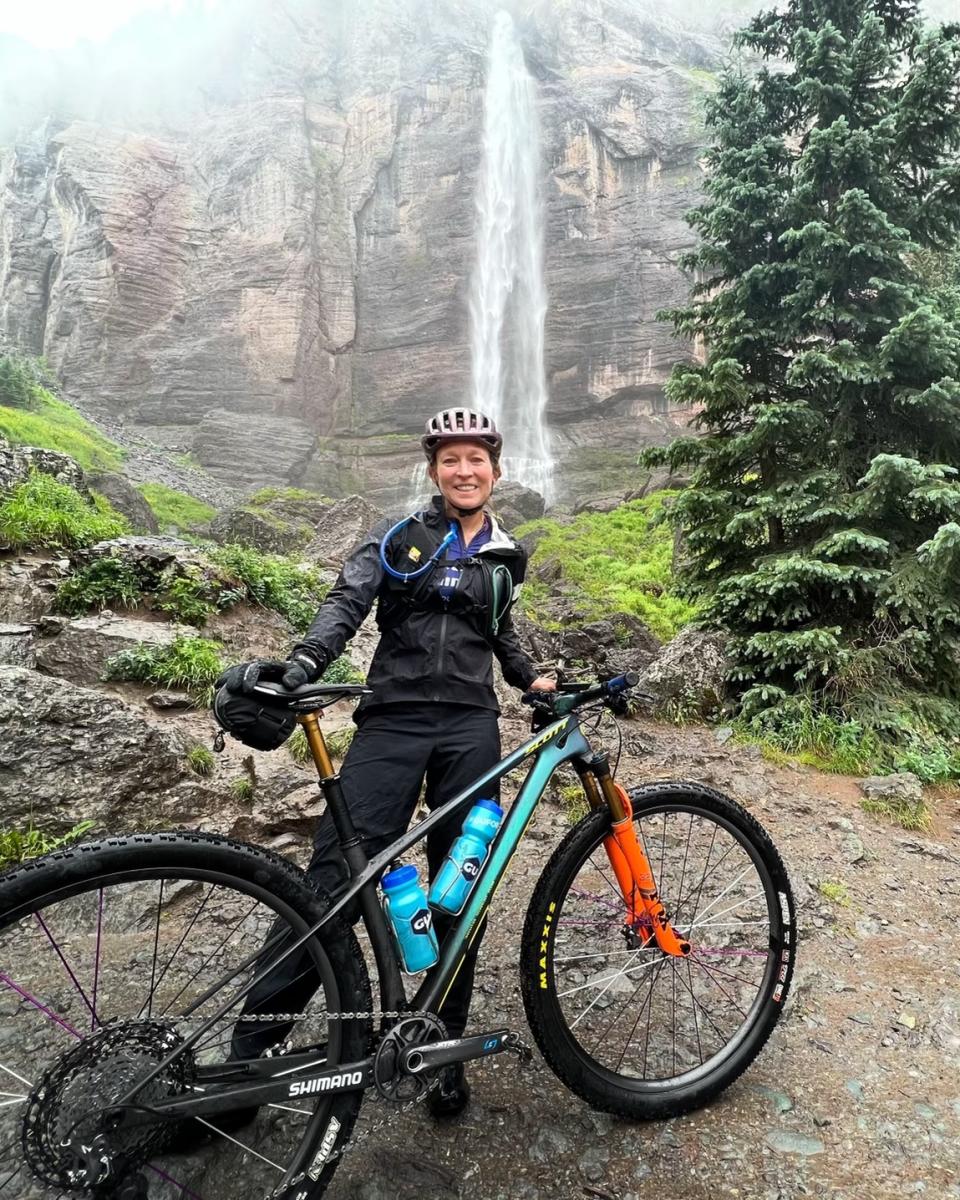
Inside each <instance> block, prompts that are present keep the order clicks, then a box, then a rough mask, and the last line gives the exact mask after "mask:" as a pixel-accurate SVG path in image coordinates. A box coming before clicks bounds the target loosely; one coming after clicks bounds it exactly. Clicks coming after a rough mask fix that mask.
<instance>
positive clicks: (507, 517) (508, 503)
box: [490, 479, 544, 529]
mask: <svg viewBox="0 0 960 1200" xmlns="http://www.w3.org/2000/svg"><path fill="white" fill-rule="evenodd" d="M490 505H491V507H492V509H493V512H494V515H495V516H496V518H497V520H498V521H499V522H500V523H501V525H503V526H504V527H505V528H507V529H513V527H514V526H515V525H522V524H523V522H524V521H535V520H536V519H537V518H538V517H542V516H543V511H544V503H543V497H542V496H541V495H540V493H539V492H535V491H533V489H532V488H527V487H524V486H523V484H521V483H517V482H516V481H515V480H513V479H501V480H500V481H499V483H498V484H497V486H496V488H495V490H494V494H493V498H492V500H491V501H490Z"/></svg>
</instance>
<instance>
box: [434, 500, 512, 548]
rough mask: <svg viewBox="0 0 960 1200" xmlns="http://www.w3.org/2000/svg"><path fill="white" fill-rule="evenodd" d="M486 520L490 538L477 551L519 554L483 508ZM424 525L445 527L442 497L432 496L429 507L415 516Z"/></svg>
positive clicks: (445, 520) (510, 538)
mask: <svg viewBox="0 0 960 1200" xmlns="http://www.w3.org/2000/svg"><path fill="white" fill-rule="evenodd" d="M484 512H485V513H486V516H487V520H488V521H489V522H490V537H489V538H488V539H487V541H486V542H484V544H483V545H482V546H481V547H480V548H479V550H478V551H477V553H478V554H482V553H483V552H484V551H485V550H494V551H497V552H498V553H506V554H519V553H520V547H519V545H518V544H517V542H516V541H515V540H514V539H513V538H512V537H511V536H510V534H509V533H507V531H506V530H505V529H503V528H502V527H501V525H500V523H499V521H498V520H497V518H496V517H495V516H494V515H493V513H492V512H491V511H490V509H489V508H485V509H484ZM417 515H418V516H419V517H420V518H421V519H422V520H423V523H424V525H429V526H430V527H431V528H436V529H439V528H440V527H441V526H443V525H446V523H447V517H446V514H445V513H444V510H443V497H442V496H440V495H437V496H434V497H433V498H432V499H431V501H430V507H429V508H425V509H424V510H423V512H422V513H419V514H417Z"/></svg>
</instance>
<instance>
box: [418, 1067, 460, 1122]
mask: <svg viewBox="0 0 960 1200" xmlns="http://www.w3.org/2000/svg"><path fill="white" fill-rule="evenodd" d="M469 1103H470V1084H469V1083H467V1079H466V1076H465V1075H464V1073H463V1063H451V1064H450V1066H449V1067H444V1068H443V1070H442V1071H441V1072H440V1081H439V1082H438V1083H437V1085H436V1086H435V1087H434V1089H433V1091H432V1092H430V1094H429V1095H428V1096H427V1108H429V1110H430V1114H431V1116H434V1117H436V1118H438V1120H442V1119H443V1118H444V1117H457V1116H459V1115H460V1113H462V1112H463V1110H464V1109H465V1108H466V1107H467V1105H468V1104H469Z"/></svg>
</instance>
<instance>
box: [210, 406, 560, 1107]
mask: <svg viewBox="0 0 960 1200" xmlns="http://www.w3.org/2000/svg"><path fill="white" fill-rule="evenodd" d="M421 445H422V446H423V449H424V453H425V454H426V456H427V461H428V464H429V466H428V470H429V475H430V478H431V480H432V481H433V483H434V484H435V485H436V487H437V488H438V489H439V495H437V496H435V497H434V499H433V502H432V504H431V506H430V507H429V508H427V509H425V510H424V511H423V512H419V513H416V514H414V515H413V516H412V517H410V518H408V519H407V520H406V521H405V522H401V523H400V524H399V525H396V526H392V530H393V532H392V534H391V536H390V537H389V538H388V540H387V543H386V548H385V557H386V562H387V564H388V565H389V567H391V568H392V569H393V573H391V571H389V570H388V569H386V567H385V566H384V562H383V560H382V558H381V542H382V541H383V538H384V536H385V535H386V534H387V533H388V532H390V530H391V525H392V523H391V522H384V523H383V524H382V525H380V526H378V527H377V528H376V529H374V530H372V531H371V532H370V533H369V534H368V535H367V536H366V537H365V538H364V539H363V540H362V541H361V542H360V543H359V545H357V546H356V547H355V548H354V550H353V551H352V552H351V554H350V556H349V558H348V559H347V561H346V562H345V563H344V566H343V570H342V572H341V573H340V577H339V578H338V580H337V582H336V584H335V585H334V587H333V588H332V589H331V591H330V592H329V594H328V595H327V598H326V599H325V600H324V602H323V604H322V605H321V606H320V609H319V611H318V612H317V615H316V617H315V618H314V620H313V623H312V624H311V626H310V628H309V629H308V631H307V633H306V635H305V636H304V638H303V640H302V641H300V642H298V643H297V645H296V646H295V647H294V649H293V651H292V653H291V655H290V659H289V660H288V662H287V664H285V669H284V671H283V675H282V679H283V683H284V685H285V686H286V687H290V688H294V687H299V686H301V685H302V684H305V683H310V682H313V681H314V680H316V679H319V678H320V676H321V675H322V674H323V672H324V671H325V670H326V668H327V667H328V666H329V664H330V663H331V662H333V660H334V659H335V658H337V657H338V655H339V654H340V653H341V651H342V650H343V648H344V646H345V645H346V643H347V641H348V640H349V638H350V637H352V636H353V634H354V633H355V632H356V630H357V628H358V627H359V625H360V623H361V622H362V621H363V620H364V618H365V617H366V616H367V614H368V613H369V612H370V610H371V608H372V607H373V605H374V603H376V604H377V618H376V619H377V625H378V627H379V629H380V635H381V636H380V641H379V643H378V645H377V649H376V652H375V653H374V656H373V661H372V663H371V666H370V671H369V674H368V676H367V686H368V687H369V688H370V689H371V691H372V695H370V696H368V697H365V698H364V700H363V702H362V703H361V704H360V705H359V706H358V708H357V712H356V715H355V720H356V722H357V726H358V728H357V732H356V735H355V737H354V739H353V742H352V744H351V746H350V749H349V751H348V753H347V756H346V758H345V760H344V763H343V766H342V768H341V771H340V778H341V781H342V785H343V792H344V796H345V798H346V800H347V803H348V805H349V808H350V815H351V817H352V819H353V822H354V825H355V826H356V828H357V831H358V833H360V835H361V836H362V838H363V840H364V844H365V849H366V852H367V855H368V856H369V857H372V856H373V855H375V854H377V853H379V852H380V851H381V850H383V849H384V848H385V847H386V846H388V845H389V844H390V843H391V842H393V841H395V840H396V839H397V838H398V837H399V836H400V834H401V833H402V832H403V831H404V830H405V829H406V828H407V825H408V824H409V822H410V818H411V816H412V815H413V812H414V809H415V807H416V804H417V800H418V798H419V796H420V792H421V787H422V785H423V783H424V782H426V803H427V805H428V807H429V808H431V809H434V808H436V807H438V806H439V805H441V804H443V803H445V802H446V801H447V800H449V799H451V798H452V797H453V796H455V795H456V794H457V793H458V792H460V791H462V790H463V789H464V788H466V787H467V786H468V785H469V784H470V783H472V782H473V781H474V780H475V779H476V778H478V777H479V776H480V775H481V774H482V773H484V772H485V771H487V770H489V769H490V768H491V767H492V766H494V765H495V764H496V763H497V762H498V761H499V760H500V732H499V728H498V724H497V717H498V714H499V709H498V706H497V700H496V696H495V694H494V690H493V671H492V659H493V655H494V654H495V655H496V656H497V658H498V660H499V661H500V665H501V667H502V669H503V675H504V678H505V679H506V681H507V683H510V684H513V685H514V686H515V687H518V688H522V689H524V690H528V689H531V688H533V689H542V690H544V691H552V690H554V688H555V686H556V685H555V683H554V680H553V679H551V678H549V677H547V676H538V674H537V670H536V668H535V666H534V664H533V662H532V660H531V659H530V657H529V656H528V655H527V654H526V653H525V652H524V651H523V650H522V649H521V648H520V645H519V643H518V642H517V638H516V634H515V632H514V629H513V625H512V622H511V619H510V606H511V605H512V603H513V602H514V601H515V600H516V597H517V593H518V591H519V587H520V584H521V582H522V581H523V577H524V571H525V568H526V553H525V551H524V550H523V549H522V547H521V546H519V545H518V544H517V543H516V542H515V541H514V540H513V539H512V538H511V537H509V536H508V535H507V534H506V533H504V531H503V530H502V529H501V528H500V527H499V525H498V524H497V522H496V520H495V519H494V518H493V516H492V515H491V514H490V512H489V511H488V510H487V508H486V505H487V502H488V501H489V499H490V495H491V493H492V491H493V488H494V485H495V484H496V482H497V480H498V479H499V478H500V451H501V448H502V445H503V439H502V438H501V436H500V434H499V433H498V432H497V429H496V427H495V426H494V423H493V422H492V421H491V420H490V419H489V418H488V417H486V416H484V415H483V414H481V413H477V412H473V411H471V410H470V409H467V408H454V409H446V410H444V411H442V412H439V413H437V415H436V416H435V417H432V418H431V419H430V420H429V421H428V422H427V431H426V433H425V434H424V436H423V438H422V439H421ZM445 539H446V544H444V543H445ZM438 552H439V554H438ZM431 559H435V560H436V561H435V562H434V563H433V565H432V566H428V567H427V569H426V570H421V568H423V567H425V566H427V564H429V563H430V561H431ZM417 572H420V573H419V574H417ZM414 574H415V575H416V577H415V578H412V579H411V578H403V577H404V576H410V575H414ZM260 666H261V665H260V664H256V663H251V664H243V665H241V666H239V667H234V668H232V669H231V671H230V672H228V677H227V678H226V680H225V683H226V686H227V687H229V688H231V690H233V691H241V690H247V689H249V688H252V686H253V685H254V684H255V682H256V678H257V676H258V674H259V670H258V668H260ZM462 820H463V816H462V814H460V815H458V816H456V817H455V818H453V820H450V821H445V822H443V823H442V824H441V825H440V826H439V827H438V829H437V830H435V831H434V832H433V833H432V834H431V835H429V836H428V838H427V860H428V864H429V873H430V878H431V879H432V878H433V876H434V875H435V874H436V872H437V871H438V870H439V868H440V865H441V863H442V862H443V859H444V856H445V854H446V852H447V850H448V849H449V847H450V844H451V843H452V842H453V840H454V839H455V838H456V836H457V835H458V834H459V832H460V827H461V825H462ZM307 870H308V873H309V874H310V875H311V876H312V877H313V878H314V879H315V880H316V881H317V882H318V883H319V884H320V886H321V887H322V888H324V889H325V890H327V891H331V890H333V889H334V888H335V887H336V886H338V884H340V883H341V882H342V881H343V880H344V879H345V878H346V874H347V871H346V864H345V863H344V861H343V859H342V857H341V855H340V853H339V850H338V848H337V841H336V834H335V832H334V828H333V822H332V820H331V818H330V815H329V813H328V814H325V815H324V817H323V818H322V819H321V821H320V825H319V828H318V830H317V834H316V838H315V850H314V854H313V858H312V860H311V862H310V866H309V867H308V869H307ZM435 920H436V927H437V934H438V936H439V937H440V938H441V940H442V938H443V936H444V934H445V933H446V930H447V928H448V927H449V924H450V923H451V919H450V918H447V919H444V918H443V917H442V916H440V915H439V914H438V915H437V916H436V918H435ZM481 937H482V930H481V932H480V934H479V935H478V936H477V937H476V938H475V939H474V942H473V944H472V946H471V948H470V951H469V952H468V954H467V956H466V958H465V959H464V962H463V965H462V967H461V968H460V971H459V973H458V975H457V978H456V981H455V983H454V985H453V987H452V988H451V990H450V992H449V993H448V995H447V997H446V999H445V1001H444V1003H443V1006H442V1008H441V1011H440V1013H439V1014H438V1015H439V1016H440V1017H441V1019H442V1020H443V1021H444V1023H445V1025H446V1027H447V1030H448V1032H449V1034H450V1036H451V1037H460V1036H462V1034H463V1031H464V1028H465V1026H466V1021H467V1011H468V1008H469V1004H470V995H471V992H472V989H473V976H474V969H475V966H476V958H477V951H478V949H479V946H480V940H481ZM285 967H287V968H288V972H289V978H290V980H291V984H290V985H289V986H282V985H279V984H278V979H277V977H278V974H279V971H278V972H276V973H274V974H273V975H271V976H270V977H269V978H268V979H267V980H265V981H264V985H263V986H262V988H261V989H257V991H258V992H260V993H261V998H260V999H258V998H257V995H256V994H255V993H252V994H251V998H250V999H249V1001H248V1004H247V1007H246V1011H247V1012H257V1011H260V1012H262V1011H277V1012H283V1011H292V1010H294V1009H296V1008H297V1006H298V993H299V994H300V996H301V997H302V992H303V988H302V986H298V984H297V982H296V976H297V964H295V963H294V964H289V966H288V964H282V965H281V968H279V970H284V968H285ZM281 988H282V990H281ZM267 994H269V997H270V999H269V1003H266V996H267ZM257 1034H258V1030H257V1027H256V1025H255V1024H253V1023H251V1022H247V1023H244V1022H243V1021H242V1020H241V1022H240V1023H239V1024H238V1025H237V1028H236V1030H235V1034H234V1053H235V1054H237V1055H238V1056H241V1057H251V1056H252V1055H253V1054H256V1053H260V1052H262V1050H263V1049H265V1048H266V1046H265V1045H263V1042H264V1030H263V1026H262V1025H261V1026H260V1029H259V1037H258V1036H257ZM277 1040H278V1034H277V1031H276V1030H275V1029H273V1030H271V1031H270V1041H271V1042H276V1041H277ZM469 1097H470V1090H469V1086H468V1085H467V1082H466V1080H465V1078H464V1072H463V1066H462V1065H461V1064H456V1065H454V1066H451V1067H447V1068H446V1069H445V1070H444V1072H443V1073H442V1075H441V1079H440V1086H439V1087H437V1088H435V1089H434V1090H433V1091H432V1092H431V1093H430V1095H429V1097H428V1100H427V1103H428V1107H429V1108H430V1110H431V1111H432V1112H433V1114H434V1115H435V1116H438V1117H440V1116H453V1115H455V1114H457V1113H459V1112H460V1111H462V1109H463V1108H464V1107H465V1105H466V1104H467V1102H468V1101H469Z"/></svg>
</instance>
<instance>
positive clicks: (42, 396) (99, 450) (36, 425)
mask: <svg viewBox="0 0 960 1200" xmlns="http://www.w3.org/2000/svg"><path fill="white" fill-rule="evenodd" d="M0 433H2V434H4V435H5V436H6V437H7V438H9V440H10V441H11V442H13V444H14V445H18V446H41V447H42V448H43V449H45V450H59V451H60V453H61V454H69V455H70V457H71V458H74V459H76V461H77V462H78V463H79V464H80V466H81V467H83V469H84V470H85V471H120V470H122V469H123V458H124V451H123V450H122V449H121V447H120V446H118V445H117V444H116V443H115V442H111V441H110V439H109V438H106V437H104V436H103V434H102V433H100V432H99V431H98V430H97V429H96V428H95V427H94V426H93V425H91V424H90V422H89V421H87V420H85V419H84V418H83V417H81V416H80V414H79V413H78V412H77V411H76V409H73V408H71V407H70V405H69V404H65V403H64V401H62V400H58V399H57V398H56V397H55V396H52V395H51V394H50V393H49V392H48V391H46V389H44V388H41V387H35V388H34V391H33V406H32V407H31V408H30V409H28V410H25V409H22V408H10V407H6V406H0Z"/></svg>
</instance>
